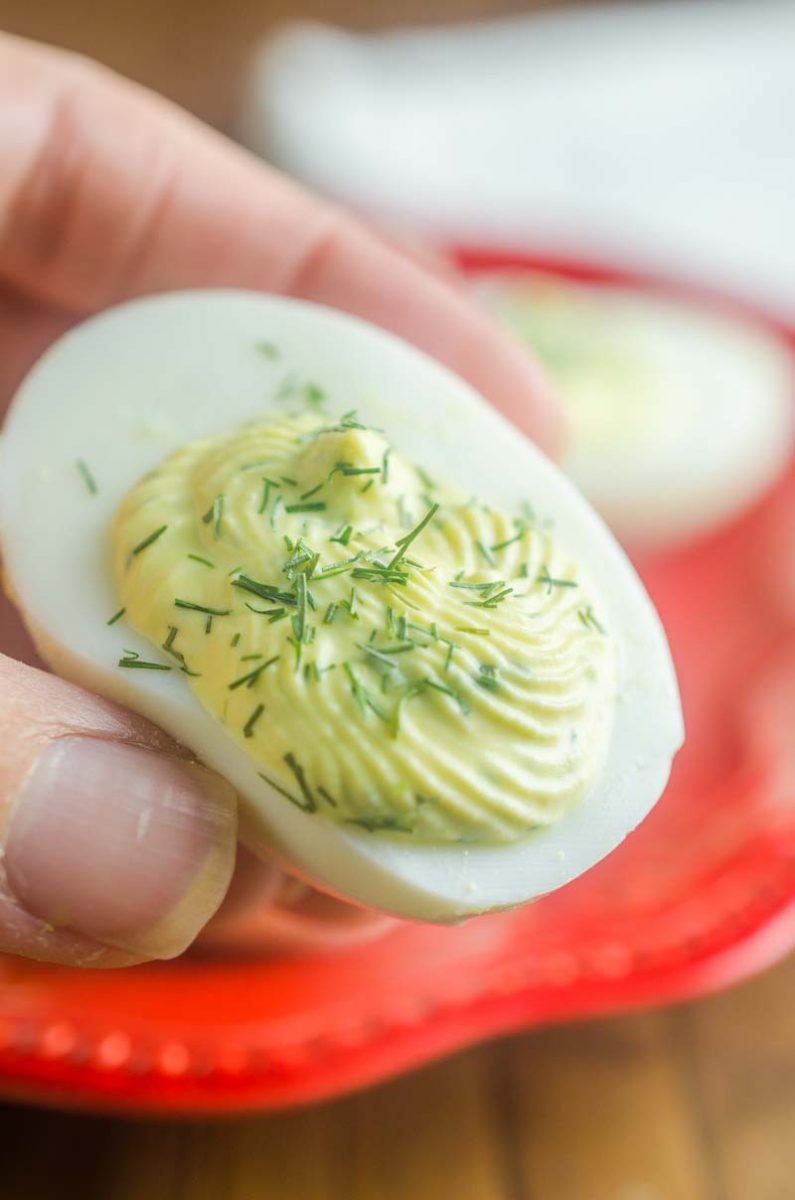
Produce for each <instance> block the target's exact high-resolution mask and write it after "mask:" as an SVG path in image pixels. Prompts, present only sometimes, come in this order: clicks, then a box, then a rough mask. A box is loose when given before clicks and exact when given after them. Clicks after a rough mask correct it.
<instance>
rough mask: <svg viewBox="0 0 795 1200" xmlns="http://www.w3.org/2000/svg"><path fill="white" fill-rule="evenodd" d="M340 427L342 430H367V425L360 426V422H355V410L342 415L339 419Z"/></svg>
mask: <svg viewBox="0 0 795 1200" xmlns="http://www.w3.org/2000/svg"><path fill="white" fill-rule="evenodd" d="M340 425H341V426H342V428H343V429H367V428H368V426H367V425H362V423H361V421H357V420H356V409H355V408H352V409H350V411H349V412H346V413H343V415H342V417H341V418H340Z"/></svg>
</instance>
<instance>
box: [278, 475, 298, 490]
mask: <svg viewBox="0 0 795 1200" xmlns="http://www.w3.org/2000/svg"><path fill="white" fill-rule="evenodd" d="M279 478H280V479H281V481H282V483H285V484H286V485H287V487H298V480H297V479H291V478H290V476H289V475H280V476H279Z"/></svg>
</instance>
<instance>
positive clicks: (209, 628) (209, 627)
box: [204, 613, 213, 633]
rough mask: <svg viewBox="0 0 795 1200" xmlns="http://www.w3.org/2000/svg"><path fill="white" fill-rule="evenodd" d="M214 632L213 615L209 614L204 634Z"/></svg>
mask: <svg viewBox="0 0 795 1200" xmlns="http://www.w3.org/2000/svg"><path fill="white" fill-rule="evenodd" d="M212 631H213V614H212V613H209V614H208V616H207V620H206V621H205V622H204V632H205V633H212Z"/></svg>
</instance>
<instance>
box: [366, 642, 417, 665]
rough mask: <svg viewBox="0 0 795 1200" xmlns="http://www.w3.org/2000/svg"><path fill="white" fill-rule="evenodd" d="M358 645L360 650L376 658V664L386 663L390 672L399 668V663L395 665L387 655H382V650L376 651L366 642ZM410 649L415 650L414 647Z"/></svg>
mask: <svg viewBox="0 0 795 1200" xmlns="http://www.w3.org/2000/svg"><path fill="white" fill-rule="evenodd" d="M356 645H357V646H358V648H359V649H360V650H363V651H364V652H365V654H369V655H370V657H371V658H374V659H375V660H376V662H381V663H384V664H385V665H386V666H387V667H389V669H390V671H392V670H394V669H395V667H396V666H397V663H394V662H393V661H392V659H391V658H389V656H388V655H387V654H384V653H382V652H381V650H376V648H375V646H370V645H366V644H365V643H364V642H357V643H356ZM408 649H409V650H413V649H414V647H413V646H409V647H408Z"/></svg>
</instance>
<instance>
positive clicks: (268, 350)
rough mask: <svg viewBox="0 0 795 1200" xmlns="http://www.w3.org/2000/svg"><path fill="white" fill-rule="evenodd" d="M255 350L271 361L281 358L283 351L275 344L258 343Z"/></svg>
mask: <svg viewBox="0 0 795 1200" xmlns="http://www.w3.org/2000/svg"><path fill="white" fill-rule="evenodd" d="M255 349H256V350H258V351H259V353H260V354H262V355H263V357H265V358H269V359H271V361H274V360H275V359H277V358H281V350H280V349H279V347H278V346H277V345H276V343H275V342H257V343H256V345H255Z"/></svg>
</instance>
